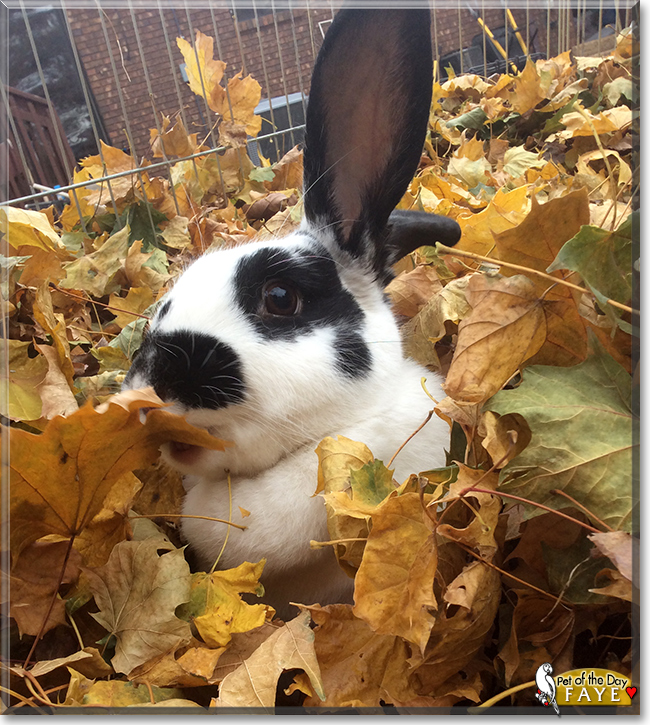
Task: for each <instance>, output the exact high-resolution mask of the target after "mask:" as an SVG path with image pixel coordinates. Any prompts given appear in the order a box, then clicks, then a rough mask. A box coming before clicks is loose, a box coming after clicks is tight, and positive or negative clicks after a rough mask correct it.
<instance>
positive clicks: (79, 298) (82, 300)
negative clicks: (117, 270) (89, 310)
mask: <svg viewBox="0 0 650 725" xmlns="http://www.w3.org/2000/svg"><path fill="white" fill-rule="evenodd" d="M50 286H51V287H54V289H55V290H56V291H57V292H62V293H63V294H64V295H68V297H73V298H74V299H75V300H79V301H80V302H86V303H88V302H90V303H91V304H93V305H99V306H100V307H106V308H107V309H109V310H111V311H113V312H123V313H124V314H125V315H133V316H134V317H140V318H142V319H143V320H150V319H151V318H150V317H147V315H141V314H140V313H138V312H132V311H131V310H122V309H120V308H119V307H113V305H108V304H106V302H99V301H98V300H91V299H86V298H85V297H82V296H81V295H76V294H74V293H73V292H68V290H67V289H61V287H57V285H55V284H54V282H50Z"/></svg>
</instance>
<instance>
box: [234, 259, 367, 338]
mask: <svg viewBox="0 0 650 725" xmlns="http://www.w3.org/2000/svg"><path fill="white" fill-rule="evenodd" d="M271 280H277V281H280V282H285V283H288V284H290V285H292V286H293V287H294V288H295V289H296V290H297V291H298V292H299V294H300V296H301V299H302V305H301V309H300V310H299V312H298V313H297V314H296V315H290V316H272V315H268V314H265V313H264V308H263V303H262V290H263V287H264V285H265V283H266V282H270V281H271ZM235 290H236V292H235V294H236V296H237V302H238V303H239V306H240V307H241V309H242V310H243V311H244V312H245V313H246V315H247V316H248V317H249V319H250V320H251V322H252V323H253V324H254V325H255V329H256V330H257V331H258V332H259V333H260V334H261V335H263V336H264V337H265V338H267V339H269V340H278V339H279V340H293V339H295V338H296V337H297V336H298V335H304V334H305V333H308V332H310V331H311V330H313V329H316V328H322V327H330V326H339V327H341V328H343V329H348V328H350V327H352V328H353V329H354V328H357V329H358V328H359V327H360V326H361V324H362V321H363V312H362V310H361V308H360V307H359V305H358V304H357V301H356V300H355V299H354V297H353V296H352V295H351V294H350V293H349V292H348V291H347V290H346V289H344V288H343V285H342V284H341V280H340V278H339V275H338V272H337V269H336V264H335V262H334V260H333V259H332V258H331V256H330V255H329V254H328V253H327V252H326V251H325V250H323V249H315V250H314V251H313V253H312V254H309V253H308V252H294V251H288V250H286V249H280V248H275V249H274V248H272V247H271V248H264V249H260V250H258V251H257V252H255V253H253V254H251V255H250V256H248V257H244V258H243V259H241V260H240V261H239V265H238V267H237V271H236V273H235Z"/></svg>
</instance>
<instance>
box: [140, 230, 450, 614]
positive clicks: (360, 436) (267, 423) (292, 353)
mask: <svg viewBox="0 0 650 725" xmlns="http://www.w3.org/2000/svg"><path fill="white" fill-rule="evenodd" d="M262 246H269V247H273V248H278V247H284V248H286V249H287V251H288V252H291V251H292V250H300V251H303V250H304V251H306V250H308V249H309V246H310V240H309V238H307V237H305V236H304V235H303V234H301V233H300V232H298V233H296V234H293V235H291V236H290V237H287V238H286V239H284V240H281V241H276V242H265V243H257V244H251V245H246V246H242V247H237V248H234V249H230V250H225V251H220V252H216V253H212V254H209V255H205V256H204V257H202V258H200V259H199V260H198V261H197V262H195V263H194V264H193V265H192V266H190V267H189V269H188V270H187V271H186V272H185V273H184V274H183V275H182V276H181V277H180V278H179V279H178V281H177V282H176V284H175V286H174V287H173V289H172V290H171V292H170V293H169V295H168V299H170V300H171V307H170V310H169V312H168V313H167V314H166V315H165V316H164V317H163V318H162V320H160V321H157V320H156V318H154V320H153V321H152V330H155V331H159V332H174V331H177V330H180V329H183V330H188V331H194V332H201V333H203V334H208V335H212V336H214V337H215V338H216V339H219V340H221V341H223V342H225V343H227V344H228V345H230V346H231V347H232V348H233V349H234V350H235V352H236V353H237V355H238V356H239V358H240V361H241V364H242V367H243V375H244V380H245V381H246V394H247V397H246V400H245V402H243V403H241V404H237V405H231V406H228V407H226V408H223V409H219V410H206V409H201V410H196V409H191V410H183V408H182V406H178V405H176V406H175V409H176V410H177V411H178V412H182V413H183V414H184V415H185V416H186V418H187V420H188V421H189V422H190V423H192V424H194V425H196V426H199V427H203V428H206V429H207V430H209V431H210V433H212V434H213V435H215V436H218V437H220V438H224V439H226V440H230V441H232V442H233V443H234V444H235V445H234V447H232V448H228V449H227V450H226V451H225V452H218V451H208V450H203V451H202V452H201V455H200V457H199V459H198V460H197V461H196V462H194V463H193V464H192V465H191V466H182V465H179V463H178V462H177V461H176V460H175V459H174V458H173V457H171V456H170V455H169V451H168V450H166V449H165V448H163V453H164V455H165V457H166V458H167V460H168V461H169V462H170V463H171V464H172V465H174V466H176V467H177V468H179V469H180V470H181V471H182V472H183V473H185V474H187V476H186V488H187V496H186V499H185V503H184V506H183V513H185V514H193V515H197V514H198V515H201V516H209V517H215V518H220V519H228V515H229V506H230V503H229V496H228V486H227V483H226V470H229V471H230V473H231V484H232V487H231V490H232V516H233V518H232V520H233V521H234V522H236V523H240V524H243V525H245V526H247V529H246V531H239V530H237V529H234V528H233V529H231V531H230V535H229V540H228V543H227V545H226V548H225V550H224V552H223V555H222V557H221V560H220V564H219V566H220V567H223V568H227V567H233V566H237V565H238V564H240V563H242V562H243V561H258V560H260V559H261V558H262V557H265V558H266V559H267V563H266V566H265V569H264V575H263V579H262V581H263V582H264V584H265V586H266V590H267V597H266V598H265V601H268V602H269V603H271V604H272V605H273V606H274V607H275V608H276V609H277V610H278V611H279V612H280V613H283V614H285V616H286V615H287V614H289V613H290V610H288V608H287V602H289V601H299V602H302V603H306V604H313V603H315V602H319V603H321V604H326V603H330V602H333V601H341V600H350V597H351V591H352V580H351V579H350V578H349V577H348V576H347V575H346V574H345V573H344V572H343V571H342V570H341V569H339V567H338V565H337V563H336V560H335V557H334V553H333V551H332V550H331V549H320V550H313V549H311V548H310V545H309V542H310V540H312V539H313V540H317V541H325V540H328V539H329V535H328V532H327V525H326V516H325V506H324V503H323V500H322V498H321V497H319V496H317V497H313V494H314V491H315V489H316V480H317V475H316V474H317V466H318V459H317V456H316V453H315V452H314V449H315V448H316V446H317V445H318V443H319V442H320V441H321V440H322V439H323V438H324V437H326V436H336V435H343V436H346V437H348V438H351V439H353V440H357V441H361V442H363V443H365V444H366V445H367V446H368V447H369V448H370V449H371V451H372V452H373V454H374V455H375V457H377V458H379V459H381V460H383V461H384V462H385V463H388V461H389V460H390V459H391V458H392V456H393V455H394V454H395V452H396V451H397V449H398V448H399V447H400V445H401V444H402V443H403V442H404V441H405V440H406V439H407V438H408V436H409V435H411V433H413V432H414V431H415V430H416V429H417V428H418V427H419V426H420V425H421V423H422V422H423V421H424V419H425V417H426V415H427V413H428V411H429V410H430V409H431V407H432V402H431V400H430V399H429V398H428V397H427V395H426V394H425V393H424V391H423V390H422V387H421V383H420V380H421V378H422V377H425V378H427V381H428V383H427V387H428V389H429V390H430V392H431V393H432V395H433V396H434V397H436V398H437V397H439V396H440V395H441V393H440V388H439V379H438V377H437V376H436V375H435V374H434V373H432V372H431V371H429V370H426V369H425V368H422V367H420V366H419V365H417V364H416V363H414V362H413V361H411V360H408V359H405V358H404V357H403V355H402V349H401V342H400V334H399V329H398V327H397V324H396V322H395V319H394V317H393V314H392V312H391V310H390V307H389V305H388V303H387V301H386V300H385V298H384V295H383V291H382V290H381V289H380V288H379V287H378V285H377V284H376V283H375V282H374V280H373V279H372V277H371V276H369V275H367V274H364V273H363V272H361V271H360V270H359V268H358V267H355V265H350V264H347V265H345V264H342V265H340V270H339V271H340V276H341V279H342V281H343V284H344V286H345V287H346V288H347V289H348V290H349V291H350V292H351V293H352V294H353V295H354V297H355V299H356V300H357V303H358V304H359V305H360V306H361V308H362V310H363V312H364V315H365V318H364V323H363V330H362V334H363V338H364V340H365V341H366V343H367V344H368V345H369V348H370V350H371V353H372V357H373V367H372V372H371V373H370V374H369V375H368V376H367V377H362V378H358V379H351V378H347V377H345V376H344V375H343V374H342V373H341V371H340V370H339V369H338V368H337V367H336V360H335V354H334V350H333V345H332V342H333V338H334V334H335V331H336V328H335V327H334V326H329V327H328V326H325V327H318V328H315V329H314V330H313V331H312V332H309V333H306V334H304V335H301V336H300V337H298V338H297V339H296V340H291V341H283V340H273V341H269V340H266V339H264V338H263V337H262V336H260V335H259V334H258V333H257V332H256V331H255V329H254V328H253V326H252V325H251V323H250V322H249V321H248V320H247V319H246V316H245V315H244V314H243V313H242V312H240V311H239V309H238V307H237V304H236V301H235V290H234V289H233V276H234V275H233V273H234V269H235V267H236V265H237V262H238V260H239V259H240V258H241V257H242V256H244V255H248V254H251V253H252V252H254V251H256V250H257V249H259V248H260V247H262ZM328 246H329V245H328ZM151 382H152V381H146V380H142V379H140V378H139V376H138V375H136V376H134V377H133V379H132V380H131V381H129V386H130V387H134V388H135V387H139V386H141V385H145V384H150V383H151ZM173 409H174V408H172V410H173ZM448 440H449V430H448V427H447V426H446V424H444V423H443V422H442V421H440V420H439V419H438V418H436V417H435V416H434V417H433V418H432V420H430V421H429V423H428V424H427V425H426V426H425V427H424V428H423V430H422V431H420V432H419V433H418V434H417V435H416V436H415V437H414V438H413V439H412V440H411V441H410V442H409V443H408V444H407V445H406V446H405V448H404V449H403V450H402V451H401V452H400V453H399V455H398V456H397V457H396V458H395V461H394V464H393V466H394V468H395V476H396V478H397V480H398V481H402V480H404V479H406V478H407V477H408V476H409V475H410V474H411V473H417V472H419V471H421V470H425V469H427V468H434V467H437V466H441V465H444V450H443V449H444V446H445V445H446V444H448ZM239 507H242V508H243V509H246V510H247V511H250V512H251V515H250V516H249V517H247V518H245V519H244V518H242V516H241V513H240V511H239ZM182 529H183V533H184V536H185V537H186V538H187V540H188V541H189V542H190V544H191V546H192V548H193V549H194V550H195V552H196V553H197V555H198V557H199V560H200V563H201V564H202V565H203V566H204V567H206V568H208V569H209V568H210V567H211V566H212V564H213V563H214V561H215V559H216V557H217V555H218V554H219V552H220V550H221V548H222V545H223V541H224V537H225V534H226V529H227V527H226V525H225V524H221V523H217V522H212V521H207V520H204V519H191V518H187V519H184V520H183V524H182Z"/></svg>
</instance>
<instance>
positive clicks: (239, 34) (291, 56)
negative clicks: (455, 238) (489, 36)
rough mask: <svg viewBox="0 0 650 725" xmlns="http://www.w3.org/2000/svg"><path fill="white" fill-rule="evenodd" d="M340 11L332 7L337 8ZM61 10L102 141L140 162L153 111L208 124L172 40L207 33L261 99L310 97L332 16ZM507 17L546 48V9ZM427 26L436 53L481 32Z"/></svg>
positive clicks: (463, 15) (492, 14)
mask: <svg viewBox="0 0 650 725" xmlns="http://www.w3.org/2000/svg"><path fill="white" fill-rule="evenodd" d="M338 5H340V3H338V2H337V3H334V7H335V8H337V7H338ZM67 13H68V17H69V19H70V24H71V27H72V31H73V35H74V38H75V43H76V45H77V49H78V51H79V55H80V57H81V59H82V62H83V65H84V68H85V71H86V74H87V77H88V81H89V84H90V86H91V88H92V91H93V93H94V96H95V99H96V101H97V105H98V107H99V110H100V113H101V114H102V117H103V120H104V124H105V127H106V129H107V131H108V133H109V135H110V142H111V143H112V144H113V145H116V146H119V147H122V148H124V149H128V148H129V145H130V144H129V141H128V140H127V136H130V138H131V141H132V144H133V147H134V150H135V153H136V156H138V157H142V156H147V155H149V129H150V128H153V127H155V126H156V118H157V119H159V118H160V113H165V114H167V115H173V114H175V113H176V112H177V111H178V110H179V108H181V109H182V113H183V118H184V120H185V122H186V125H187V127H188V129H189V130H190V131H199V132H200V133H201V134H203V133H205V132H206V131H205V129H206V128H209V124H210V123H211V122H212V118H213V116H212V114H211V113H210V112H206V107H205V103H204V101H203V100H202V99H200V98H198V97H197V96H195V95H194V94H193V93H192V92H191V91H190V90H189V88H188V86H187V84H186V83H185V82H184V81H183V80H182V78H181V74H180V70H179V66H180V64H181V62H182V56H181V54H180V51H179V50H178V47H177V45H176V37H178V36H183V37H185V38H186V39H187V40H190V41H191V40H192V39H193V38H194V34H195V32H196V30H201V32H203V33H205V34H206V35H210V36H212V37H214V38H215V56H216V57H218V58H220V59H221V60H224V61H226V62H227V63H228V68H227V70H226V75H227V77H230V76H232V75H234V74H235V73H237V72H239V70H241V69H242V68H243V69H244V71H245V73H251V74H252V75H253V77H254V78H255V79H256V80H257V81H258V82H259V83H260V84H261V86H262V97H263V98H269V97H271V98H272V97H275V96H283V95H284V94H285V93H294V92H297V91H299V90H301V86H302V89H303V90H305V91H308V87H309V77H310V74H311V69H312V67H313V62H314V58H315V54H316V53H317V51H318V49H319V47H320V44H321V41H322V35H321V31H320V29H319V26H318V23H319V22H321V21H327V20H329V19H331V17H332V10H330V9H328V10H324V9H311V10H306V9H295V10H291V11H290V10H281V11H278V12H277V13H275V15H273V14H266V15H260V16H259V18H258V20H257V21H256V20H254V19H253V20H250V19H246V20H240V21H239V22H237V21H236V20H235V18H234V17H233V15H232V14H231V12H230V11H229V10H224V9H223V8H222V9H212V10H210V9H191V10H188V9H185V8H183V9H180V8H179V9H172V8H170V7H169V6H166V7H165V8H164V9H162V8H161V9H155V8H152V9H137V10H130V9H128V8H104V9H102V10H101V11H100V10H98V9H97V8H96V7H95V8H91V7H88V8H74V9H72V8H71V9H68V10H67ZM100 13H101V14H100ZM513 14H514V16H515V18H516V20H517V23H518V24H519V26H520V28H521V29H522V34H523V36H524V39H525V38H526V33H525V28H526V22H527V21H529V22H530V23H531V27H534V26H536V27H537V29H538V31H539V34H538V39H537V49H538V50H545V49H546V19H547V13H546V11H545V10H532V11H530V13H529V15H527V13H526V11H525V10H520V9H517V10H514V11H513ZM434 20H435V22H432V33H433V35H434V51H436V52H437V53H438V55H444V54H445V53H448V52H450V51H453V50H456V49H458V48H459V47H463V46H467V45H470V43H471V41H472V37H473V36H475V35H476V34H477V33H480V32H481V30H480V27H479V25H478V23H477V22H476V19H475V18H474V17H472V15H471V14H470V12H469V11H468V10H466V9H464V8H462V9H461V10H460V12H459V11H457V10H454V9H438V10H436V11H435V18H434ZM485 20H486V22H487V24H488V25H489V26H490V27H491V28H493V29H496V28H498V27H499V26H503V25H504V24H505V14H504V11H503V9H500V8H490V9H487V10H486V11H485ZM434 29H435V31H436V32H433V31H434ZM165 31H166V33H167V39H168V43H169V48H168V45H167V41H166V39H165ZM138 39H139V42H138ZM517 52H519V51H518V49H517ZM127 131H128V134H127Z"/></svg>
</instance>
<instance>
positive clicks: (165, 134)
mask: <svg viewBox="0 0 650 725" xmlns="http://www.w3.org/2000/svg"><path fill="white" fill-rule="evenodd" d="M170 125H171V121H170V119H169V117H168V116H164V115H163V117H162V129H161V130H162V133H160V132H159V131H158V130H157V129H154V128H152V129H151V131H150V132H149V133H150V138H149V142H150V143H151V149H152V151H153V155H154V158H160V157H162V156H191V155H192V154H195V153H197V152H198V151H202V150H203V149H204V148H205V147H204V146H199V144H198V141H197V140H196V139H197V134H195V133H192V134H188V133H187V131H186V130H185V126H184V125H183V120H182V119H181V118H177V119H176V121H175V122H174V125H173V126H171V128H170Z"/></svg>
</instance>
